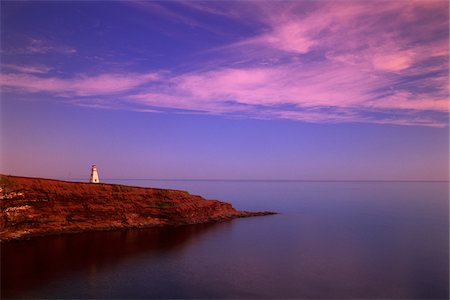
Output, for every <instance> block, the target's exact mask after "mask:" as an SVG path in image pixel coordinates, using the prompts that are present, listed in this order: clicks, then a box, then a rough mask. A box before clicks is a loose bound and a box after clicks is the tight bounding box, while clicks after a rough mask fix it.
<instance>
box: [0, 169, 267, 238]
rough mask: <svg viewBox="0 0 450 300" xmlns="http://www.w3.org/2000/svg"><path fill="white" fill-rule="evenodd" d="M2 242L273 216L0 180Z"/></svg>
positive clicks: (173, 196) (159, 196)
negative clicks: (48, 235) (34, 237)
mask: <svg viewBox="0 0 450 300" xmlns="http://www.w3.org/2000/svg"><path fill="white" fill-rule="evenodd" d="M0 188H1V190H0V203H1V210H0V226H1V231H0V234H1V240H2V241H7V240H14V239H24V238H29V237H33V236H40V235H47V234H57V233H69V232H81V231H90V230H112V229H121V228H124V229H125V228H142V227H151V226H165V225H186V224H197V223H207V222H218V221H223V220H229V219H232V218H238V217H249V216H256V215H266V214H270V213H268V212H264V213H251V212H239V211H237V210H235V209H234V208H233V207H232V206H231V204H229V203H225V202H220V201H217V200H206V199H204V198H202V197H200V196H195V195H191V194H189V193H187V192H184V191H177V190H164V189H155V188H141V187H132V186H125V185H116V184H91V183H79V182H66V181H58V180H51V179H40V178H26V177H16V176H6V175H0Z"/></svg>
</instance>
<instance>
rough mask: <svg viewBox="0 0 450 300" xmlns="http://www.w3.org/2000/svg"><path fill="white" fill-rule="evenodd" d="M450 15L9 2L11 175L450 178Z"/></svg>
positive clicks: (351, 8) (429, 10) (6, 83)
mask: <svg viewBox="0 0 450 300" xmlns="http://www.w3.org/2000/svg"><path fill="white" fill-rule="evenodd" d="M448 27H449V3H448V1H432V0H431V1H429V0H427V1H292V2H288V1H270V2H269V1H267V2H265V1H208V2H202V1H189V2H187V1H186V2H182V1H165V2H138V1H127V2H125V1H121V2H120V1H113V2H107V1H99V2H87V1H78V2H67V1H64V2H44V1H37V2H26V1H20V2H19V1H2V2H1V77H0V86H1V117H2V120H1V142H2V143H1V144H2V148H1V150H2V152H1V158H2V160H1V168H0V172H2V173H8V174H16V175H27V176H42V177H54V178H84V177H88V176H89V168H90V165H91V164H92V163H96V164H97V165H98V167H99V173H100V178H102V177H103V178H181V179H188V178H197V179H308V180H315V179H320V180H326V179H333V180H339V179H345V180H351V179H363V180H377V179H381V180H448V178H449V174H448V172H449V154H448V150H449V137H448V135H449V124H448V122H449V29H448Z"/></svg>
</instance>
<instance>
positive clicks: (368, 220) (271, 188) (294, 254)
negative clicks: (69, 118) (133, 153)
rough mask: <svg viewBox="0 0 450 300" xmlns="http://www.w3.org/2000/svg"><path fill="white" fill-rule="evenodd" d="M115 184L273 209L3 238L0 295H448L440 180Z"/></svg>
mask: <svg viewBox="0 0 450 300" xmlns="http://www.w3.org/2000/svg"><path fill="white" fill-rule="evenodd" d="M117 182H119V181H115V183H117ZM120 182H121V183H125V184H130V185H139V186H152V187H162V188H176V189H182V190H188V191H189V192H191V193H194V194H200V195H202V196H205V197H207V198H210V199H219V200H224V201H228V202H231V203H233V205H234V207H236V208H237V209H240V210H253V211H263V210H271V211H277V212H280V214H279V215H274V216H265V217H255V218H246V219H237V220H233V221H231V222H226V223H220V224H207V225H193V226H182V227H175V228H153V229H143V230H130V231H116V232H95V233H82V234H75V235H65V236H54V237H46V238H40V239H35V240H32V241H25V242H18V243H11V244H3V245H2V253H1V254H2V255H1V259H2V266H1V272H2V273H1V275H2V276H1V284H2V297H3V298H172V299H173V298H333V299H336V298H353V299H355V298H389V299H398V298H407V299H413V298H416V299H418V298H419V299H425V298H428V299H431V298H434V299H436V298H442V299H445V298H447V299H448V296H449V287H448V282H449V273H448V272H449V201H448V200H449V190H448V189H449V184H448V183H444V182H269V181H268V182H263V181H258V182H246V181H244V182H239V181H120Z"/></svg>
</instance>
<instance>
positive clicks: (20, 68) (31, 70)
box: [1, 64, 52, 74]
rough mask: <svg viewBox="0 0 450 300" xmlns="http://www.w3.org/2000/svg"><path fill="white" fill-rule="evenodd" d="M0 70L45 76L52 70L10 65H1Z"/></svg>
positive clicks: (41, 67)
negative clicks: (0, 68)
mask: <svg viewBox="0 0 450 300" xmlns="http://www.w3.org/2000/svg"><path fill="white" fill-rule="evenodd" d="M1 67H2V69H7V70H12V71H17V72H20V73H30V74H45V73H48V72H50V71H51V70H52V68H49V67H46V66H39V65H33V66H21V65H12V64H4V65H1Z"/></svg>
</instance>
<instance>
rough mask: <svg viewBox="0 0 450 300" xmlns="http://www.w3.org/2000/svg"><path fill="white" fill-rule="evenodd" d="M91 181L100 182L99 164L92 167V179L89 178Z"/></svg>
mask: <svg viewBox="0 0 450 300" xmlns="http://www.w3.org/2000/svg"><path fill="white" fill-rule="evenodd" d="M89 182H90V183H99V182H100V181H99V180H98V172H97V166H96V165H92V168H91V179H89Z"/></svg>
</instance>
